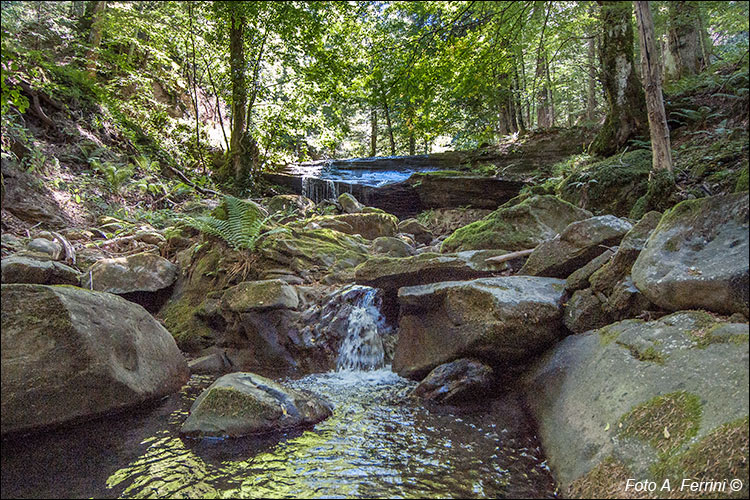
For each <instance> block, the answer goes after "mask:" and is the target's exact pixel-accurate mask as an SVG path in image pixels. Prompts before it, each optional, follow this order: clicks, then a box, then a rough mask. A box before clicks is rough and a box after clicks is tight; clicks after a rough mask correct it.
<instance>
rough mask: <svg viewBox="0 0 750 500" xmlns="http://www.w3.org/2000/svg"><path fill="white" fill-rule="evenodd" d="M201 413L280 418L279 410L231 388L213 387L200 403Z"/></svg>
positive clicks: (264, 418) (262, 418) (252, 417)
mask: <svg viewBox="0 0 750 500" xmlns="http://www.w3.org/2000/svg"><path fill="white" fill-rule="evenodd" d="M199 409H200V411H201V412H202V413H207V414H212V415H217V416H222V417H238V418H251V419H260V420H273V419H275V418H278V417H279V416H281V413H282V411H281V408H278V409H277V408H274V407H271V406H269V405H266V404H263V403H262V402H260V401H258V400H257V399H256V398H254V397H253V396H251V395H249V394H244V393H242V392H240V391H238V390H237V389H233V388H231V387H214V388H213V389H211V390H209V391H208V393H207V394H206V397H205V398H204V399H203V401H201V404H200V406H199Z"/></svg>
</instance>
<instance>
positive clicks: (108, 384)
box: [1, 284, 190, 434]
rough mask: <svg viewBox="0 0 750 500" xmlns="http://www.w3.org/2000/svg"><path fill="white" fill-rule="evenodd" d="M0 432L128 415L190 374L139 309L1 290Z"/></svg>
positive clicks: (69, 292)
mask: <svg viewBox="0 0 750 500" xmlns="http://www.w3.org/2000/svg"><path fill="white" fill-rule="evenodd" d="M1 289H2V350H1V351H2V433H3V434H6V433H10V432H14V433H15V432H25V431H30V430H33V429H37V428H42V427H48V426H55V425H59V424H64V423H66V422H71V421H77V420H83V419H89V418H92V417H95V416H98V415H102V414H105V413H109V412H114V411H119V410H123V409H125V408H128V407H131V406H135V405H138V404H140V403H143V402H145V401H148V400H152V399H155V398H159V397H161V396H164V395H166V394H170V393H172V392H175V391H178V390H179V389H180V387H182V385H183V384H184V383H185V382H186V381H187V379H188V377H189V376H190V372H189V370H188V366H187V363H186V361H185V359H184V358H183V356H182V353H180V350H179V349H178V348H177V345H176V344H175V342H174V339H173V338H172V336H171V335H170V334H169V332H168V331H167V330H165V329H164V327H162V326H161V325H160V324H159V323H158V322H157V321H156V320H155V319H154V318H153V317H151V315H150V314H149V313H148V312H146V310H145V309H143V308H142V307H141V306H139V305H137V304H133V303H132V302H128V301H127V300H125V299H123V298H121V297H118V296H116V295H112V294H109V293H102V292H95V291H90V290H84V289H81V288H77V287H71V286H46V285H27V284H13V285H2V288H1Z"/></svg>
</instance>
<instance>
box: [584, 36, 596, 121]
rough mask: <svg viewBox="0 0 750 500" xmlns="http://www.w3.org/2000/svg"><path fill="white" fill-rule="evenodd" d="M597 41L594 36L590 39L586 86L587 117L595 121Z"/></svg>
mask: <svg viewBox="0 0 750 500" xmlns="http://www.w3.org/2000/svg"><path fill="white" fill-rule="evenodd" d="M595 43H596V41H595V38H594V37H593V36H592V37H591V38H589V41H588V47H587V48H588V54H587V62H588V82H587V86H586V119H587V120H588V121H594V117H595V114H596V66H595V65H596V45H595Z"/></svg>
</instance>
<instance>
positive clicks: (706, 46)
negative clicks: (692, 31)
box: [698, 6, 714, 71]
mask: <svg viewBox="0 0 750 500" xmlns="http://www.w3.org/2000/svg"><path fill="white" fill-rule="evenodd" d="M698 25H699V29H700V40H701V54H702V55H703V66H702V67H701V71H703V70H704V69H706V68H707V67H709V66H711V62H712V61H711V56H713V51H714V46H713V43H712V40H711V35H709V34H708V26H706V21H705V17H704V16H703V13H702V12H701V9H700V6H698Z"/></svg>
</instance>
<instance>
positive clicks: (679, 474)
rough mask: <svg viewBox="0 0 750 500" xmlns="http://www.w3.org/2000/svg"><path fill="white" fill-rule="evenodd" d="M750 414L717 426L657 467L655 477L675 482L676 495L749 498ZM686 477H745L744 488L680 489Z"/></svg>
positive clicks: (678, 496) (703, 479)
mask: <svg viewBox="0 0 750 500" xmlns="http://www.w3.org/2000/svg"><path fill="white" fill-rule="evenodd" d="M748 427H750V425H749V424H748V417H744V418H740V419H738V420H735V421H733V422H729V423H726V424H724V425H721V426H719V427H717V428H716V429H714V430H713V431H712V432H711V433H709V434H708V435H707V436H705V437H704V438H703V439H701V440H700V441H698V442H697V443H695V444H694V445H693V446H691V447H690V448H689V449H688V450H686V451H685V452H683V453H680V454H678V455H675V456H673V457H671V458H669V459H668V460H665V461H662V462H661V463H659V464H658V465H657V466H656V467H654V470H653V472H654V476H655V477H657V478H659V479H660V480H664V479H667V478H668V479H669V480H670V482H671V483H672V485H673V490H672V493H673V494H672V495H670V496H671V497H672V498H691V497H693V498H694V497H697V496H700V498H747V497H748V481H747V478H748V474H750V470H749V469H748V453H749V452H750V450H749V449H748V440H749V436H748ZM683 478H691V479H693V480H694V481H698V482H700V481H706V482H710V481H723V480H724V479H726V480H727V482H729V481H731V480H732V479H735V478H737V479H741V480H742V481H743V483H744V484H743V487H742V489H741V490H739V491H731V490H730V488H729V486H728V485H727V486H726V488H725V489H724V491H713V492H704V493H701V494H696V493H695V492H690V491H689V490H688V491H679V486H680V484H681V482H682V480H683Z"/></svg>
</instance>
